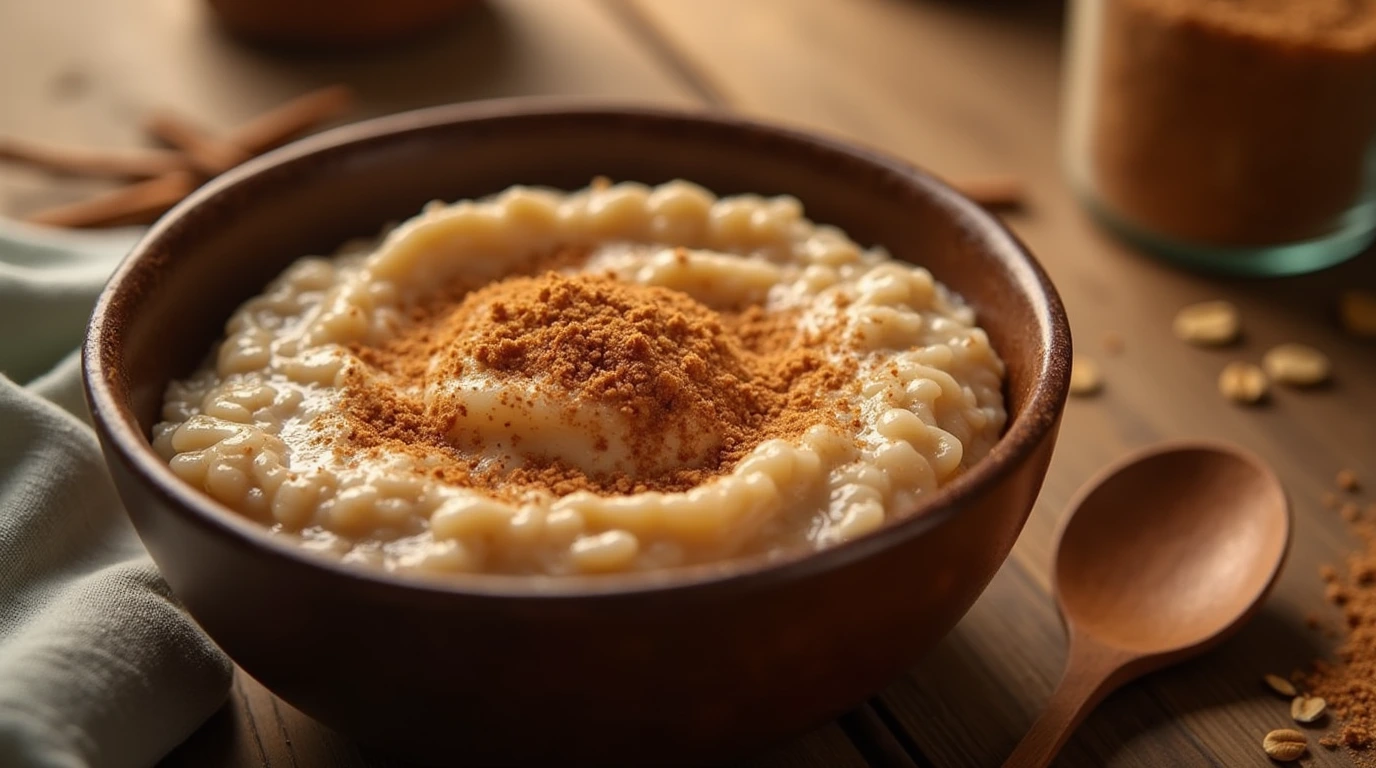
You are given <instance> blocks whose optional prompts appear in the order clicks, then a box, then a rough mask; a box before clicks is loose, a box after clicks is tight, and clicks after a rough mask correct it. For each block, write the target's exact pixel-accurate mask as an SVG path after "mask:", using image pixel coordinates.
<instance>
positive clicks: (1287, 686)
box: [1261, 675, 1299, 697]
mask: <svg viewBox="0 0 1376 768" xmlns="http://www.w3.org/2000/svg"><path fill="white" fill-rule="evenodd" d="M1261 680H1262V682H1264V683H1266V687H1267V688H1270V689H1271V690H1273V691H1275V692H1276V693H1279V694H1280V695H1282V696H1287V697H1293V696H1296V695H1298V694H1299V691H1296V690H1295V684H1294V683H1292V682H1290V681H1289V680H1287V679H1285V678H1283V677H1281V676H1280V675H1266V676H1265V677H1263V678H1261Z"/></svg>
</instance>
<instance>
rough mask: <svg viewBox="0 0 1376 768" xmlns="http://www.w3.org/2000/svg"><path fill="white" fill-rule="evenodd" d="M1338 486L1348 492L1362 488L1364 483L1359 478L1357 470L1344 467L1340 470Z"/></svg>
mask: <svg viewBox="0 0 1376 768" xmlns="http://www.w3.org/2000/svg"><path fill="white" fill-rule="evenodd" d="M1338 487H1339V488H1341V489H1343V490H1344V491H1347V492H1348V493H1353V492H1355V491H1356V490H1358V489H1359V488H1361V487H1362V484H1361V482H1360V481H1359V480H1357V473H1356V472H1353V471H1352V470H1350V469H1343V470H1339V471H1338Z"/></svg>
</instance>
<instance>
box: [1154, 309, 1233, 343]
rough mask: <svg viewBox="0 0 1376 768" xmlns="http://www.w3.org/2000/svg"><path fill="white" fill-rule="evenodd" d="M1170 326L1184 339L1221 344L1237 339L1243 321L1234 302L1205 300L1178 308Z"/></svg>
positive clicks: (1192, 341)
mask: <svg viewBox="0 0 1376 768" xmlns="http://www.w3.org/2000/svg"><path fill="white" fill-rule="evenodd" d="M1171 329H1172V330H1173V331H1175V336H1176V338H1178V339H1180V340H1181V341H1185V342H1189V343H1190V344H1195V345H1198V346H1203V347H1218V346H1223V345H1225V344H1231V343H1233V342H1234V341H1237V337H1238V333H1239V332H1240V331H1241V330H1242V323H1241V320H1240V319H1239V318H1238V313H1237V307H1235V306H1233V304H1232V303H1231V302H1227V301H1203V302H1200V303H1198V304H1191V305H1189V306H1188V307H1185V308H1184V309H1181V310H1180V311H1179V312H1177V313H1176V315H1175V321H1174V322H1173V323H1172V324H1171Z"/></svg>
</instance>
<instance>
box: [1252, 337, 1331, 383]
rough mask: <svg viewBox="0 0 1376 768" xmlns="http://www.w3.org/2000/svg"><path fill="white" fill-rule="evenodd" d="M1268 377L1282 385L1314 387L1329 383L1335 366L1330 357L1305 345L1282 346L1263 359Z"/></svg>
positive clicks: (1272, 350) (1262, 362)
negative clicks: (1329, 359)
mask: <svg viewBox="0 0 1376 768" xmlns="http://www.w3.org/2000/svg"><path fill="white" fill-rule="evenodd" d="M1261 366H1262V368H1265V369H1266V373H1267V375H1269V376H1270V377H1271V378H1272V379H1275V380H1276V381H1279V382H1280V383H1282V384H1289V385H1291V386H1295V387H1312V386H1315V385H1317V384H1322V383H1324V382H1325V381H1328V377H1329V375H1330V374H1331V373H1332V370H1333V365H1332V363H1330V362H1329V361H1328V356H1327V355H1325V354H1324V353H1322V352H1320V351H1319V350H1317V349H1314V348H1313V347H1311V346H1308V345H1305V344H1293V343H1291V344H1281V345H1280V346H1277V347H1272V348H1271V350H1270V351H1269V352H1267V353H1266V354H1265V355H1263V356H1262V358H1261Z"/></svg>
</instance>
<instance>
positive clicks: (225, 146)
mask: <svg viewBox="0 0 1376 768" xmlns="http://www.w3.org/2000/svg"><path fill="white" fill-rule="evenodd" d="M144 127H145V128H146V129H147V131H148V132H149V133H150V134H152V135H153V136H154V137H155V138H157V139H159V140H160V141H163V142H166V143H167V144H170V145H172V146H174V147H176V148H178V149H180V150H181V151H182V152H185V153H186V157H187V159H188V160H190V161H191V164H192V165H193V166H195V168H196V169H197V170H199V171H200V172H202V173H204V174H206V175H209V176H217V175H219V174H221V173H224V172H225V171H227V170H229V169H230V168H233V167H234V166H236V165H238V164H240V163H242V162H244V161H246V160H248V159H249V157H250V155H249V153H248V152H245V151H244V150H243V149H241V148H239V147H238V146H237V145H235V144H234V143H233V142H230V141H226V140H224V139H219V138H216V137H215V136H214V135H213V134H211V133H210V132H209V131H207V130H205V129H204V128H202V127H200V126H199V125H196V124H195V123H194V122H192V121H190V120H188V119H187V118H185V117H182V116H181V115H179V114H177V113H176V112H173V111H171V110H159V111H157V112H154V113H153V115H152V116H151V117H149V118H148V120H147V121H146V122H145V123H144Z"/></svg>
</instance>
